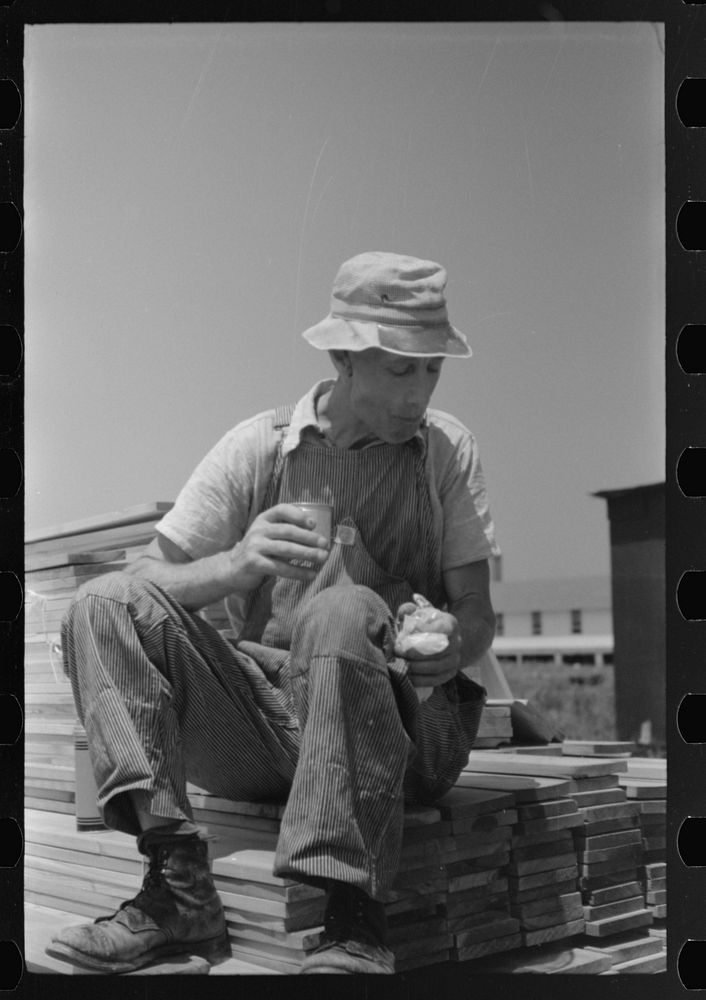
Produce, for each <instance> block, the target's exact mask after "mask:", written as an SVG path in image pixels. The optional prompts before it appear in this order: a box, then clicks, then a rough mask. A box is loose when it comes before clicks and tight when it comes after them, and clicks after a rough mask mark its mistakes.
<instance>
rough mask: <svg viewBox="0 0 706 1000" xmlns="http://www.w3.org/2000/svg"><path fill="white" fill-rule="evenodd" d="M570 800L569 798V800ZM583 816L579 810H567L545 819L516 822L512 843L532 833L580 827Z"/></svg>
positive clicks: (553, 831)
mask: <svg viewBox="0 0 706 1000" xmlns="http://www.w3.org/2000/svg"><path fill="white" fill-rule="evenodd" d="M569 801H571V800H569ZM584 822H585V820H584V817H583V814H582V813H581V812H579V811H578V810H574V812H567V813H565V814H564V815H563V816H550V817H548V818H547V819H534V820H529V821H528V822H526V823H517V824H516V825H515V828H514V836H513V843H515V842H517V841H518V840H519V839H522V838H525V837H531V836H532V835H533V834H546V833H555V832H557V831H559V830H567V829H571V828H573V827H582V826H583V825H584Z"/></svg>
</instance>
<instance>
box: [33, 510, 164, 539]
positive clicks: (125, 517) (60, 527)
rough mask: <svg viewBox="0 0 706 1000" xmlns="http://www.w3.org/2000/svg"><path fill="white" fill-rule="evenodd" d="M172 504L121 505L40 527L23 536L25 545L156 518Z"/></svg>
mask: <svg viewBox="0 0 706 1000" xmlns="http://www.w3.org/2000/svg"><path fill="white" fill-rule="evenodd" d="M173 506H174V504H173V503H171V502H164V501H159V500H158V501H157V502H155V503H142V504H135V505H133V506H131V507H122V508H121V509H120V510H115V511H111V512H110V513H107V514H95V515H91V516H90V517H82V518H81V519H80V520H77V521H66V522H64V523H62V524H57V525H54V526H53V527H51V528H42V529H41V530H39V531H33V532H30V533H29V534H27V535H26V536H25V545H26V546H28V547H32V548H41V547H42V546H46V545H47V544H48V543H49V542H50V541H53V540H54V539H59V538H64V537H66V536H67V535H69V536H75V535H76V534H78V533H83V532H87V531H98V530H101V529H110V528H116V527H120V526H122V525H126V524H138V523H141V522H144V521H151V520H158V519H159V518H161V517H162V516H163V515H164V514H166V513H167V511H168V510H171V508H172V507H173ZM64 544H65V543H64Z"/></svg>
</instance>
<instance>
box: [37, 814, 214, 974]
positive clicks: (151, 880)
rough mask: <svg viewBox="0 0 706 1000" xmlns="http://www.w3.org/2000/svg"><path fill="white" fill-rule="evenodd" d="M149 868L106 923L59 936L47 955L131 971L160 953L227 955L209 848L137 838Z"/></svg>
mask: <svg viewBox="0 0 706 1000" xmlns="http://www.w3.org/2000/svg"><path fill="white" fill-rule="evenodd" d="M138 849H139V851H140V853H142V854H144V855H146V857H147V858H148V859H149V869H148V871H147V874H146V875H145V879H144V882H143V883H142V888H141V890H140V892H139V893H138V894H137V896H135V898H134V899H130V900H128V901H127V902H125V903H123V904H122V905H121V906H120V908H119V909H118V910H117V911H116V912H115V913H113V914H112V915H111V916H108V917H99V918H98V920H96V921H95V923H93V924H80V925H78V926H75V927H66V928H65V929H64V930H62V931H60V932H59V933H58V934H57V935H56V936H55V937H54V938H53V940H52V943H51V944H50V945H49V946H48V947H47V954H49V955H54V956H56V957H58V958H62V959H64V960H65V961H69V962H74V963H76V964H78V965H81V966H84V967H85V968H88V969H91V970H92V971H93V972H106V973H117V972H132V971H134V970H135V969H140V968H142V967H143V966H145V965H148V964H149V963H150V962H153V961H155V960H156V959H161V958H162V957H163V956H165V955H176V954H189V955H200V956H201V957H203V958H207V959H208V960H209V961H211V962H214V961H219V960H220V959H223V958H228V957H230V947H229V944H228V935H227V932H226V924H225V916H224V914H223V905H222V903H221V900H220V897H219V895H218V893H217V892H216V888H215V886H214V884H213V879H212V878H211V872H210V869H209V866H208V845H207V844H206V843H205V842H204V841H202V840H200V839H199V838H198V837H197V836H194V835H188V836H184V835H181V836H179V835H174V834H172V835H167V836H165V835H164V834H162V835H160V834H159V833H158V832H157V831H154V832H151V831H149V832H147V833H143V834H142V836H141V837H140V838H139V840H138Z"/></svg>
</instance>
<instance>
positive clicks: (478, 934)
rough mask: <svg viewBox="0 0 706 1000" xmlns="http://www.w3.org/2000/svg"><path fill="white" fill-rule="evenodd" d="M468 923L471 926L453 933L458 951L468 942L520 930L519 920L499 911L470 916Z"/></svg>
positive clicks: (474, 942)
mask: <svg viewBox="0 0 706 1000" xmlns="http://www.w3.org/2000/svg"><path fill="white" fill-rule="evenodd" d="M469 923H470V924H471V926H469V927H467V928H465V929H464V930H462V931H456V932H455V933H454V935H453V944H454V947H455V948H456V949H457V950H458V951H460V950H462V949H463V948H465V947H467V946H468V945H470V944H478V943H480V942H481V941H488V940H492V939H493V938H501V937H506V936H508V935H510V934H516V933H517V932H518V931H519V930H520V921H519V920H518V919H517V918H516V917H510V916H508V915H507V914H506V913H501V912H499V913H493V912H492V911H489V912H487V913H484V914H479V915H477V916H474V917H470V918H469Z"/></svg>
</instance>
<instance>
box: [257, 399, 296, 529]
mask: <svg viewBox="0 0 706 1000" xmlns="http://www.w3.org/2000/svg"><path fill="white" fill-rule="evenodd" d="M293 413H294V403H285V404H284V405H283V406H278V407H276V408H275V412H274V429H275V430H276V431H279V432H280V435H279V440H278V442H277V451H276V452H275V461H274V465H273V467H272V474H271V476H270V481H269V483H268V484H267V488H266V490H265V495H264V497H263V499H262V506H261V508H260V509H261V510H267V509H268V507H272V505H273V501H274V498H275V496H276V495H277V491H278V490H279V481H280V477H281V475H282V465H283V463H284V458H283V457H282V442H283V441H284V435H285V432H286V430H287V428H288V427H289V425H290V423H291V421H292V414H293Z"/></svg>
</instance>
